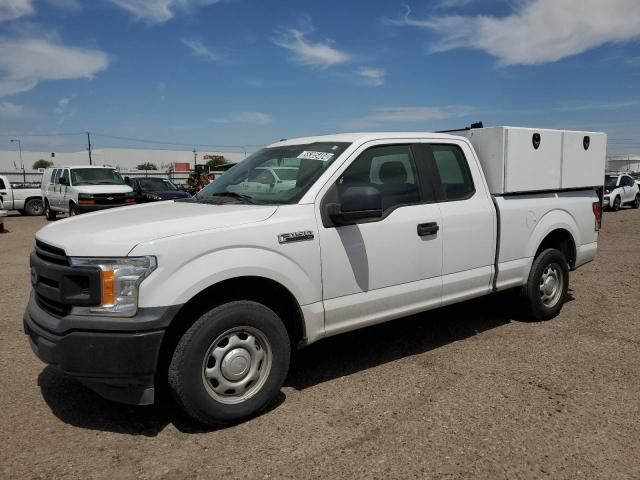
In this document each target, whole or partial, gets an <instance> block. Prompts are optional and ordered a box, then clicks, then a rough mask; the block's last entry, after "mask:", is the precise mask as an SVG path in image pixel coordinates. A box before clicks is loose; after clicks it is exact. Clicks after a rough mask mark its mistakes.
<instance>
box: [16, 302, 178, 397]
mask: <svg viewBox="0 0 640 480" xmlns="http://www.w3.org/2000/svg"><path fill="white" fill-rule="evenodd" d="M178 308H179V307H177V306H172V307H161V308H153V309H141V310H140V312H139V313H138V315H137V316H136V317H133V318H128V319H124V318H123V319H119V318H101V319H98V318H96V317H80V316H77V315H68V316H66V317H61V318H58V317H55V316H53V315H51V314H49V313H48V312H46V311H44V310H43V309H42V308H40V307H39V306H38V304H37V303H36V301H35V298H34V296H33V294H32V296H31V298H30V300H29V304H28V306H27V310H26V311H25V314H24V318H23V326H24V331H25V333H26V334H27V335H28V337H29V342H30V344H31V348H32V349H33V351H34V353H35V354H36V356H37V357H38V358H40V360H42V361H43V362H44V363H47V364H49V365H52V366H54V367H56V368H57V369H59V370H61V371H62V372H64V373H65V374H67V375H69V376H72V377H74V378H76V379H77V380H79V381H81V382H82V383H84V384H85V385H86V386H88V387H89V388H91V389H92V390H94V391H96V392H97V393H98V394H100V395H101V396H103V397H105V398H107V399H110V400H114V401H117V402H122V403H131V404H138V405H147V404H151V403H153V401H154V395H155V385H154V378H155V372H156V367H157V364H158V359H159V354H160V348H161V346H162V340H163V338H164V334H165V330H166V327H167V326H168V325H169V322H170V321H171V319H172V318H173V316H174V315H175V313H176V312H177V310H178ZM136 326H138V327H139V328H140V329H139V330H136Z"/></svg>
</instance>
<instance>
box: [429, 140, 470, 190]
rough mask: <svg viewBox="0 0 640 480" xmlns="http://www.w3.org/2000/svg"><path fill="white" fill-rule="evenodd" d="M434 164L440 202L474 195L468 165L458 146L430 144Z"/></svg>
mask: <svg viewBox="0 0 640 480" xmlns="http://www.w3.org/2000/svg"><path fill="white" fill-rule="evenodd" d="M429 148H430V150H431V153H432V155H433V161H434V163H435V172H434V173H435V174H436V176H437V178H435V179H434V180H435V182H436V185H437V187H439V189H440V196H441V198H440V200H441V201H454V200H465V199H467V198H470V197H471V196H473V194H474V193H475V191H476V190H475V185H474V184H473V178H472V176H471V171H470V170H469V164H468V163H467V159H466V157H465V156H464V153H463V152H462V149H461V148H460V147H459V146H458V145H454V144H430V145H429Z"/></svg>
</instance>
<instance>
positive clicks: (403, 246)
mask: <svg viewBox="0 0 640 480" xmlns="http://www.w3.org/2000/svg"><path fill="white" fill-rule="evenodd" d="M423 167H424V162H423V159H422V158H421V156H420V153H419V152H418V151H417V150H416V149H415V144H414V143H413V142H404V143H403V142H397V143H393V144H390V143H389V141H381V140H380V141H375V142H367V143H366V144H364V145H362V146H361V147H360V148H359V149H358V150H357V151H356V152H355V153H354V154H353V155H352V156H351V157H350V158H349V160H348V161H347V162H345V164H344V165H343V166H341V167H340V169H339V170H338V171H337V172H336V174H334V176H333V177H332V179H331V180H330V181H329V183H328V184H327V185H326V186H325V187H324V189H323V190H322V191H321V193H320V195H319V197H318V199H319V200H318V208H317V214H318V216H319V217H320V218H319V222H318V223H319V226H318V230H319V237H320V248H321V257H322V258H321V261H322V288H323V302H324V308H325V328H326V333H327V334H328V335H331V334H334V333H339V332H342V331H346V330H351V329H355V328H359V327H362V326H365V325H368V324H373V323H377V322H380V321H385V320H389V319H392V318H397V317H400V316H403V315H408V314H410V313H415V312H418V311H422V310H426V309H428V308H433V307H437V306H438V305H439V304H440V296H441V274H442V248H443V242H442V238H443V237H442V232H441V231H439V229H440V225H441V213H440V207H439V204H438V203H437V202H436V201H435V195H434V191H433V188H432V186H431V183H430V182H426V181H425V180H426V178H425V174H424V169H423ZM352 187H365V188H366V187H373V188H375V189H376V190H378V191H379V192H380V193H381V196H382V208H383V215H382V217H381V218H377V219H375V220H363V221H360V222H358V223H356V224H353V225H344V226H336V225H332V224H331V221H330V219H328V218H327V215H326V212H327V206H328V205H329V204H336V203H340V201H341V198H342V196H343V194H344V193H345V192H346V191H347V190H348V189H350V188H352Z"/></svg>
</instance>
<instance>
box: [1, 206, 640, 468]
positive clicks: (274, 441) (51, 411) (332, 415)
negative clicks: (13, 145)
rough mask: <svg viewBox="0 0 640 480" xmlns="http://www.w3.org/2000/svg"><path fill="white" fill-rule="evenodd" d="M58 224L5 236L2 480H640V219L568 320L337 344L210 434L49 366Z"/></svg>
mask: <svg viewBox="0 0 640 480" xmlns="http://www.w3.org/2000/svg"><path fill="white" fill-rule="evenodd" d="M44 223H45V221H44V219H43V218H41V217H40V218H30V217H19V216H12V217H10V218H9V219H8V220H7V222H6V227H7V228H8V229H9V230H10V233H7V234H4V235H0V273H1V275H0V312H1V313H2V315H1V317H0V318H1V322H0V382H1V383H0V411H2V417H0V432H2V447H1V448H0V478H3V479H12V478H46V479H54V478H65V479H66V478H82V479H129V478H143V479H146V478H154V479H155V478H166V479H182V478H190V479H191V478H203V479H204V478H206V479H211V478H216V477H225V478H305V479H306V478H381V477H390V478H491V479H499V478H509V479H513V478H541V477H550V478H554V479H560V478H567V479H574V478H579V477H583V478H588V479H592V478H616V479H621V478H640V462H639V460H638V458H639V456H640V412H639V410H640V368H639V367H640V255H638V253H639V252H640V212H638V211H636V210H629V209H625V210H624V211H621V212H618V213H607V214H605V218H604V228H603V231H602V234H601V236H600V250H599V254H598V258H597V260H596V261H595V262H593V263H591V264H589V265H587V266H585V267H583V268H582V269H580V270H579V271H578V272H575V273H573V274H572V278H571V290H570V296H569V300H570V301H569V302H568V303H567V304H566V305H565V307H564V309H563V311H562V314H561V315H560V316H559V317H558V318H556V319H554V320H551V321H548V322H544V323H528V322H524V321H521V320H519V319H518V317H517V315H516V314H514V311H515V309H514V306H513V304H512V302H513V297H511V296H508V295H499V296H494V297H488V298H485V299H480V300H475V301H472V302H467V303H464V304H460V305H457V306H454V307H450V308H445V309H441V310H438V311H435V312H430V313H427V314H422V315H418V316H414V317H410V318H406V319H402V320H398V321H395V322H392V323H389V324H386V325H380V326H377V327H373V328H368V329H365V330H361V331H358V332H354V333H350V334H345V335H342V336H339V337H335V338H332V339H327V340H324V341H322V342H319V343H317V344H315V345H312V346H311V347H309V348H307V349H305V350H302V351H300V352H299V353H298V354H297V356H296V357H295V358H294V361H293V364H292V368H291V371H290V374H289V377H288V379H287V381H286V384H285V387H284V388H283V389H282V395H281V398H280V401H279V402H278V405H276V406H274V408H272V409H271V410H270V411H268V412H267V413H265V414H263V415H262V416H260V417H258V418H255V419H253V420H251V421H248V422H246V423H243V424H241V425H238V426H234V427H230V428H226V429H221V430H205V429H202V428H201V427H199V426H197V425H195V424H193V423H192V422H190V421H189V420H188V419H187V418H185V417H184V416H183V415H181V414H180V413H179V412H178V411H177V410H176V409H175V408H158V407H132V406H124V405H118V404H116V403H111V402H109V401H106V400H103V399H101V398H100V397H98V396H97V395H95V394H93V393H92V392H90V391H88V390H87V389H85V388H84V387H82V386H80V385H79V384H77V383H75V382H74V381H72V380H70V379H67V378H65V377H64V376H62V375H61V374H59V373H58V372H56V371H55V370H54V369H52V368H50V367H45V366H44V365H43V364H42V363H40V362H39V360H37V359H36V357H35V356H34V355H33V353H32V352H31V350H30V348H29V345H28V342H27V339H26V338H25V336H24V335H23V333H22V325H21V318H22V312H23V310H24V307H25V304H26V302H27V296H28V292H29V279H28V268H27V266H28V254H29V252H30V250H31V248H32V245H33V238H34V237H33V234H34V232H35V231H36V230H37V229H38V228H40V227H41V226H42V225H44Z"/></svg>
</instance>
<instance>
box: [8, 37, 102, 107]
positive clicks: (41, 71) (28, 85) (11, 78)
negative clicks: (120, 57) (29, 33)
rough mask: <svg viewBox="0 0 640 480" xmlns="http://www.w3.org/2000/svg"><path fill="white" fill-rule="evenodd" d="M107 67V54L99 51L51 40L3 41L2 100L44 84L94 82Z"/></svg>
mask: <svg viewBox="0 0 640 480" xmlns="http://www.w3.org/2000/svg"><path fill="white" fill-rule="evenodd" d="M108 64H109V58H108V56H107V54H105V53H104V52H101V51H99V50H88V49H84V48H78V47H69V46H65V45H60V44H57V43H53V42H52V41H51V40H48V39H35V38H31V39H30V38H27V39H17V40H14V39H11V40H8V39H3V38H0V72H2V74H0V97H2V96H7V95H13V94H16V93H20V92H26V91H27V90H31V89H32V88H34V87H35V86H36V85H37V84H38V83H39V82H41V81H46V80H68V79H75V78H92V77H93V76H94V75H95V74H96V73H98V72H100V71H102V70H104V69H105V68H107V66H108Z"/></svg>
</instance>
